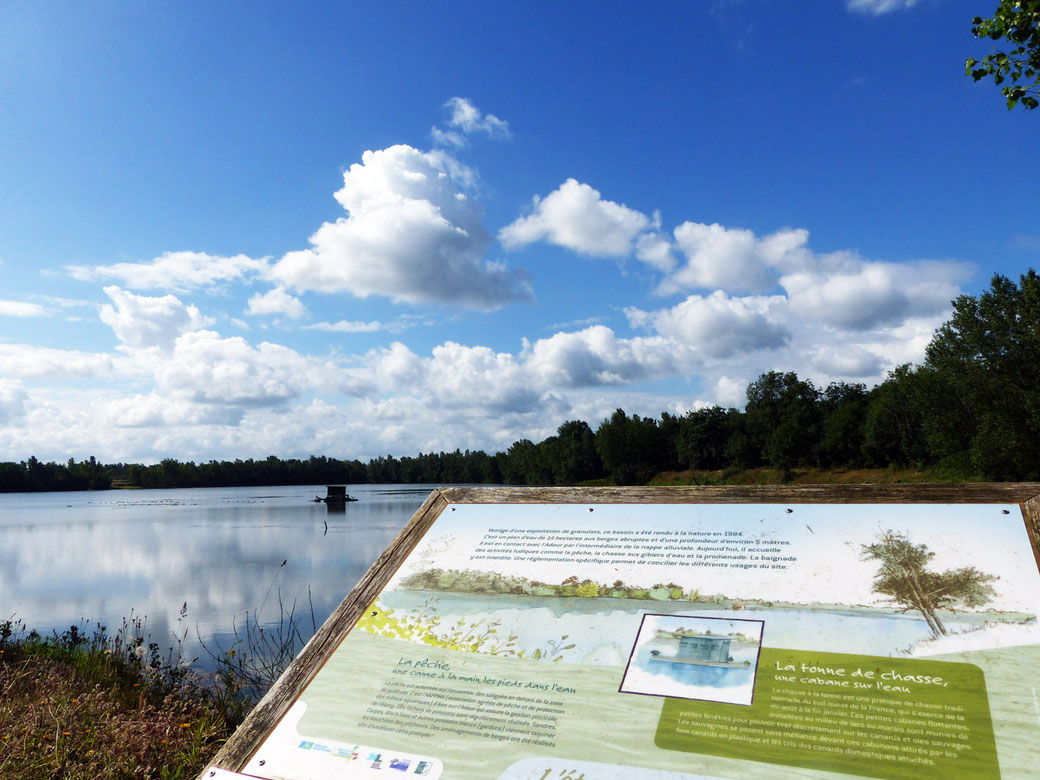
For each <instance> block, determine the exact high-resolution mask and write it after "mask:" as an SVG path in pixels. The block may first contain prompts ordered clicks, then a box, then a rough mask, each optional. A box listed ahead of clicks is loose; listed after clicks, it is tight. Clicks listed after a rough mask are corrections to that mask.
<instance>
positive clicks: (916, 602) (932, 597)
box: [862, 531, 999, 636]
mask: <svg viewBox="0 0 1040 780" xmlns="http://www.w3.org/2000/svg"><path fill="white" fill-rule="evenodd" d="M862 557H863V559H864V560H876V561H878V563H879V564H880V568H878V571H877V574H875V575H874V592H875V593H880V594H881V595H884V596H888V597H889V598H891V599H892V600H893V601H895V602H897V603H898V604H901V605H902V606H903V611H904V612H906V611H909V610H911V609H916V610H918V611H919V612H920V613H921V614H922V615H923V616H924V619H925V621H926V622H927V623H928V627H929V628H930V629H931V630H932V634H933V635H935V636H942V635H945V634H946V627H945V626H943V623H942V620H940V619H939V614H938V611H939V610H940V609H944V608H949V607H953V606H957V605H960V606H964V607H981V606H983V605H984V604H985V603H986V602H988V601H989V600H990V599H991V598H992V597H993V596H995V595H996V591H995V590H994V589H993V587H992V586H991V585H990V584H989V583H991V582H993V581H995V580H997V579H999V577H997V576H995V575H993V574H986V573H984V572H981V571H979V570H978V569H976V568H975V567H974V566H967V567H963V568H960V569H949V570H947V571H944V572H941V573H940V572H934V571H929V570H928V564H929V562H930V561H931V560H932V558H934V557H935V553H934V552H932V551H931V550H929V549H928V546H927V545H924V544H914V543H913V542H911V541H910V539H909V538H908V537H907V536H906V535H905V534H900V533H896V532H894V531H886V532H885V533H884V534H883V535H881V536H880V537H879V538H878V540H877V541H876V542H874V543H873V544H864V545H862Z"/></svg>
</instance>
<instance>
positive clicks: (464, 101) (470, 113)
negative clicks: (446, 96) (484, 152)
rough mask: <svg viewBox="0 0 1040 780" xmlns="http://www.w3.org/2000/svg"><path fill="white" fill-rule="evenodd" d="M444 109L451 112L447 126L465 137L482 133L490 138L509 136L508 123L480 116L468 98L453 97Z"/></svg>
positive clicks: (483, 115)
mask: <svg viewBox="0 0 1040 780" xmlns="http://www.w3.org/2000/svg"><path fill="white" fill-rule="evenodd" d="M444 107H445V108H447V109H448V110H449V111H450V112H451V118H450V119H449V120H448V124H449V125H450V126H451V127H454V128H456V129H457V130H460V131H462V132H463V133H466V134H467V135H471V134H473V133H484V134H486V135H487V136H489V137H491V138H502V139H507V138H509V137H510V135H511V134H510V132H509V123H508V122H506V121H504V120H502V119H499V118H498V117H497V116H495V115H494V114H482V113H481V112H480V109H478V108H477V107H476V106H475V105H473V102H472V101H471V100H469V99H468V98H463V97H453V98H452V99H451V100H449V101H448V102H447V103H445V104H444Z"/></svg>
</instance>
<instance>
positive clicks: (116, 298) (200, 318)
mask: <svg viewBox="0 0 1040 780" xmlns="http://www.w3.org/2000/svg"><path fill="white" fill-rule="evenodd" d="M104 290H105V294H106V295H107V296H108V297H109V298H110V299H111V300H112V303H111V304H108V303H106V304H103V305H102V306H101V308H100V314H101V321H102V322H104V323H105V324H106V325H108V326H109V327H110V328H112V330H113V332H114V333H115V334H116V338H118V339H119V340H120V341H121V342H122V343H123V344H124V345H125V346H127V347H130V348H133V349H146V348H148V347H159V348H161V349H165V350H168V349H170V348H171V347H172V346H173V344H174V342H175V341H176V340H177V337H178V336H180V335H181V334H182V333H187V332H189V331H193V330H198V329H200V328H204V327H206V326H207V325H211V324H212V323H213V320H212V319H211V318H209V317H206V316H204V315H203V314H202V313H201V312H200V311H199V310H198V308H197V307H195V306H193V305H187V306H186V305H185V304H183V303H181V301H180V299H178V298H177V297H176V296H174V295H163V296H161V297H148V296H144V295H134V294H133V293H130V292H127V291H126V290H123V289H121V288H119V287H115V286H112V287H106V288H104Z"/></svg>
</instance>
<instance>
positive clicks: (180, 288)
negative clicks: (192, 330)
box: [65, 252, 267, 293]
mask: <svg viewBox="0 0 1040 780" xmlns="http://www.w3.org/2000/svg"><path fill="white" fill-rule="evenodd" d="M266 269H267V260H266V259H260V260H256V259H253V258H251V257H246V256H245V255H235V256H233V257H221V256H219V255H208V254H206V253H205V252H166V253H164V254H163V255H161V256H159V257H157V258H155V259H154V260H152V261H151V262H148V263H113V264H112V265H94V266H85V265H70V266H66V267H65V270H66V271H67V272H68V273H69V274H70V275H71V276H72V277H73V278H74V279H78V280H80V281H82V282H92V281H97V280H100V279H115V280H117V281H119V282H121V283H122V284H123V285H124V286H125V287H128V288H130V289H131V290H170V291H171V292H178V293H184V292H189V291H191V290H197V289H201V288H213V287H219V286H221V285H224V284H232V283H239V282H242V281H245V280H247V279H250V278H252V277H255V276H258V275H260V274H263V273H264V272H265V271H266Z"/></svg>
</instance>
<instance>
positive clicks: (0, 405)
mask: <svg viewBox="0 0 1040 780" xmlns="http://www.w3.org/2000/svg"><path fill="white" fill-rule="evenodd" d="M28 402H29V393H28V392H26V390H25V387H24V386H23V385H22V383H21V382H19V381H17V380H14V379H5V378H0V424H3V425H20V424H22V422H23V420H24V418H25V412H26V407H27V405H28Z"/></svg>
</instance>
